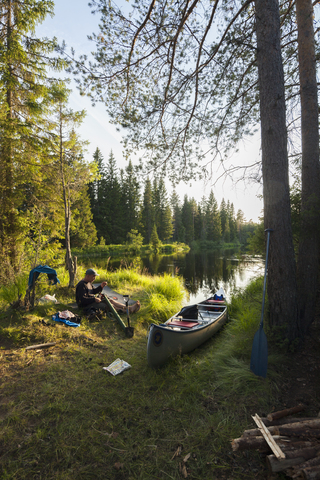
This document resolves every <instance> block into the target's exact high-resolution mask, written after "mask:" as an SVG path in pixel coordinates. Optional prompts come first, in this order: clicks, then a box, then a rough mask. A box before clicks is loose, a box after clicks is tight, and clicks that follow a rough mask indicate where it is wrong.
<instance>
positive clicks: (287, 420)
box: [261, 417, 312, 427]
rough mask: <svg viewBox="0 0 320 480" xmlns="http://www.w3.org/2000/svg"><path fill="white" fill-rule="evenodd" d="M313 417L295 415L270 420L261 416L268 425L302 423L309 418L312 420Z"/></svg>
mask: <svg viewBox="0 0 320 480" xmlns="http://www.w3.org/2000/svg"><path fill="white" fill-rule="evenodd" d="M311 419H312V417H298V418H297V417H294V418H287V417H285V418H279V420H268V419H267V417H261V420H262V421H263V423H264V424H265V426H266V427H271V426H275V425H288V424H290V423H302V422H305V421H308V420H311Z"/></svg>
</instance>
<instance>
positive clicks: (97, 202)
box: [89, 147, 109, 241]
mask: <svg viewBox="0 0 320 480" xmlns="http://www.w3.org/2000/svg"><path fill="white" fill-rule="evenodd" d="M93 160H94V162H95V165H96V168H97V172H98V175H97V177H96V179H95V180H93V182H91V183H90V184H89V196H90V204H91V211H92V214H93V221H94V224H95V226H96V229H97V234H98V237H99V238H101V237H104V238H105V239H106V240H107V241H108V240H109V239H108V228H107V227H106V223H107V221H106V216H107V211H106V210H107V208H108V207H107V203H106V201H105V194H106V191H107V188H106V168H105V165H104V158H103V155H102V153H101V151H100V149H99V148H98V147H97V148H96V150H95V152H94V154H93Z"/></svg>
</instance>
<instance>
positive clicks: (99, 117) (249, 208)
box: [36, 0, 263, 222]
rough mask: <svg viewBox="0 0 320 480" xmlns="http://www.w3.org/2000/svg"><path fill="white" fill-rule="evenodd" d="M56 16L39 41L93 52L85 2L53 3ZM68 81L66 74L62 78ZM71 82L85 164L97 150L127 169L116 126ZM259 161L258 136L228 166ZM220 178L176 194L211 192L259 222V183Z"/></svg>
mask: <svg viewBox="0 0 320 480" xmlns="http://www.w3.org/2000/svg"><path fill="white" fill-rule="evenodd" d="M54 3H55V15H54V17H53V18H51V17H49V16H48V17H47V18H46V20H45V21H44V22H43V23H42V24H41V25H39V26H38V28H37V32H36V33H37V35H38V36H39V37H49V38H52V37H54V36H55V37H57V38H58V41H59V42H62V40H64V41H65V42H66V45H67V50H68V49H69V51H70V48H71V47H73V48H74V50H75V52H76V56H79V55H80V54H84V53H85V54H89V53H90V51H92V50H94V44H93V42H90V41H89V40H88V38H87V36H88V35H90V34H92V32H95V33H96V34H98V33H99V16H98V15H97V14H96V15H93V14H91V9H90V7H89V6H88V1H87V0H54ZM65 78H68V74H66V75H65ZM69 78H70V80H71V84H70V88H72V94H71V96H70V102H69V103H70V107H71V108H72V109H73V110H83V109H85V110H86V112H87V115H86V118H85V120H84V122H83V124H82V126H81V127H80V128H79V130H78V131H79V133H80V134H81V137H82V138H83V140H88V141H89V146H88V154H87V155H88V160H91V159H92V155H93V153H94V151H95V150H96V148H97V147H98V148H99V149H100V151H101V153H102V155H103V156H104V159H105V161H107V159H108V156H109V154H110V151H111V150H112V151H113V153H114V156H115V158H116V161H117V164H118V167H119V168H124V167H125V166H126V160H125V159H124V157H123V154H122V150H123V149H122V145H121V140H122V137H121V133H120V132H118V131H117V130H116V126H115V125H111V124H110V123H109V119H108V114H107V113H106V110H105V107H104V105H103V104H97V105H96V106H95V107H93V106H92V105H91V102H90V100H89V99H88V98H86V97H81V96H80V94H79V93H78V91H77V88H76V86H75V84H74V82H73V79H72V78H71V77H69ZM259 158H260V139H259V135H256V136H255V137H253V138H251V139H249V140H247V141H246V142H243V143H242V144H241V145H240V148H239V151H238V153H237V154H234V155H233V156H232V157H231V158H230V160H229V162H228V165H229V166H231V165H232V166H236V165H248V164H253V163H254V162H256V161H258V160H259ZM131 160H132V163H138V156H137V157H136V158H135V157H132V158H131ZM221 174H222V169H221V166H220V167H219V169H218V170H216V171H214V172H213V179H212V180H210V181H209V182H208V183H206V184H204V183H202V182H200V181H199V182H189V183H188V184H184V183H180V184H179V186H178V187H177V188H176V191H177V193H178V194H179V196H180V199H181V201H183V198H184V195H188V197H189V198H192V197H193V198H195V200H196V201H198V202H200V200H201V199H202V197H203V196H206V197H208V196H209V193H210V191H211V189H212V190H213V193H214V196H215V198H216V200H217V202H218V205H219V206H220V203H221V201H222V199H224V200H225V201H226V202H227V201H228V200H229V201H230V203H233V205H234V209H235V212H237V211H238V210H239V209H240V210H242V211H243V213H244V217H245V219H246V220H247V221H249V220H252V221H254V222H258V221H259V217H261V215H262V208H263V204H262V198H261V196H262V187H261V185H259V184H258V183H253V182H252V181H251V182H249V181H246V182H245V183H244V182H243V181H238V182H236V181H235V180H231V179H230V178H225V177H224V178H220V179H219V180H218V181H216V180H217V178H219V177H220V176H221ZM170 188H171V186H170V184H169V183H167V190H168V193H170Z"/></svg>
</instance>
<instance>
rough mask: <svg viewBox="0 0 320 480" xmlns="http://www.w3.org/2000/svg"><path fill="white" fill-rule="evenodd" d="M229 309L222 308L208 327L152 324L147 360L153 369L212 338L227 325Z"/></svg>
mask: <svg viewBox="0 0 320 480" xmlns="http://www.w3.org/2000/svg"><path fill="white" fill-rule="evenodd" d="M227 318H228V313H227V307H226V306H225V307H220V312H219V314H217V315H216V317H215V318H214V319H213V320H212V321H211V322H209V323H208V324H206V325H200V326H197V327H196V328H190V329H179V328H169V327H167V326H166V324H163V325H155V324H151V326H150V330H149V335H148V346H147V359H148V364H149V365H150V366H151V367H152V368H158V367H161V366H162V365H164V363H165V362H166V361H167V360H168V359H169V358H170V357H174V356H176V355H183V354H185V353H189V352H191V351H192V350H194V349H195V348H197V347H199V346H200V345H201V344H203V343H204V342H206V341H207V340H208V339H209V338H211V337H212V336H213V335H214V334H215V333H216V332H218V331H219V330H220V329H221V327H222V326H223V325H224V324H225V323H226V321H227Z"/></svg>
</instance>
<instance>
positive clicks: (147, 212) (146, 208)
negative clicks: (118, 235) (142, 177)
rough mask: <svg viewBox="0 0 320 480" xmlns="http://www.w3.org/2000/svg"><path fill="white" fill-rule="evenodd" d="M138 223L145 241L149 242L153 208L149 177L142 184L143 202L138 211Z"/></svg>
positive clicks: (152, 223)
mask: <svg viewBox="0 0 320 480" xmlns="http://www.w3.org/2000/svg"><path fill="white" fill-rule="evenodd" d="M140 214H141V215H140V218H141V220H140V223H141V229H142V234H143V237H144V240H145V243H149V242H150V239H151V232H152V228H153V225H154V208H153V204H152V187H151V182H150V179H149V178H147V179H146V181H145V184H144V192H143V202H142V206H141V212H140Z"/></svg>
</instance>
